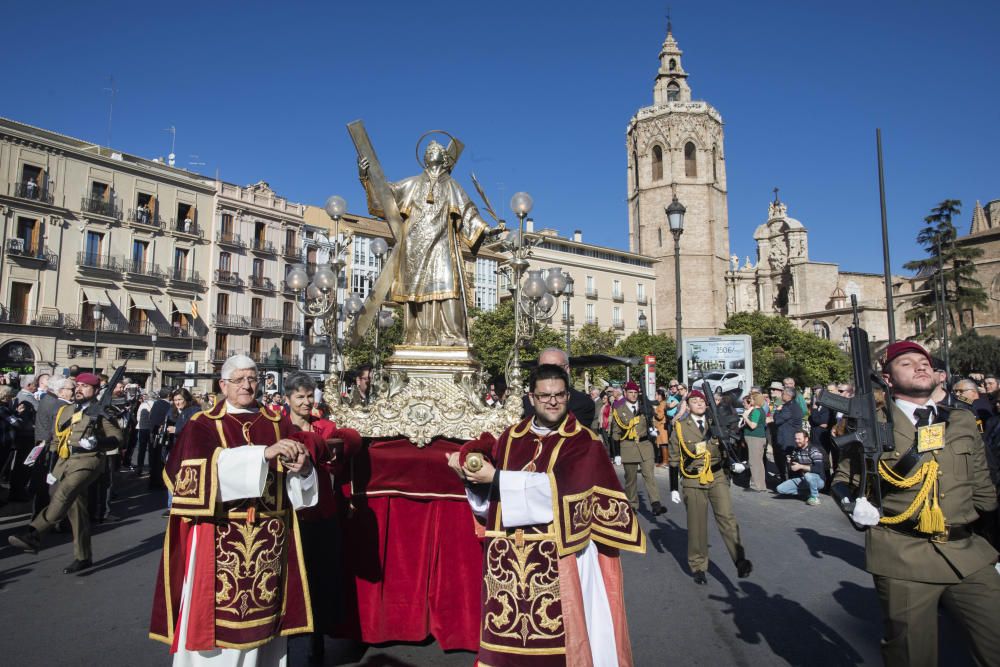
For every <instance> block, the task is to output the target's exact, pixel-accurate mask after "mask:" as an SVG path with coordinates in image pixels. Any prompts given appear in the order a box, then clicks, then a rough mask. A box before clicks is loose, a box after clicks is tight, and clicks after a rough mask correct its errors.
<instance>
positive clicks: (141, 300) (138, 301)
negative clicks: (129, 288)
mask: <svg viewBox="0 0 1000 667" xmlns="http://www.w3.org/2000/svg"><path fill="white" fill-rule="evenodd" d="M129 296H130V297H131V298H132V303H134V304H135V307H136V308H138V309H139V310H156V304H155V303H153V299H152V297H150V296H149V295H148V294H143V293H142V292H132V293H131V294H130V295H129Z"/></svg>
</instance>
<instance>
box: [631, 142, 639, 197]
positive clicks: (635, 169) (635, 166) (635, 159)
mask: <svg viewBox="0 0 1000 667" xmlns="http://www.w3.org/2000/svg"><path fill="white" fill-rule="evenodd" d="M632 180H633V181H634V184H635V189H636V190H638V189H639V156H638V155H636V152H635V151H632Z"/></svg>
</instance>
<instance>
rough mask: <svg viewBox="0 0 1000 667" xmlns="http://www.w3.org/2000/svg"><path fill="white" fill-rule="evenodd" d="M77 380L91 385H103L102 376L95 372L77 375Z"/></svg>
mask: <svg viewBox="0 0 1000 667" xmlns="http://www.w3.org/2000/svg"><path fill="white" fill-rule="evenodd" d="M76 381H77V382H78V383H81V384H89V385H90V386H91V387H100V386H101V378H99V377H97V376H96V375H94V374H93V373H80V374H79V375H77V376H76Z"/></svg>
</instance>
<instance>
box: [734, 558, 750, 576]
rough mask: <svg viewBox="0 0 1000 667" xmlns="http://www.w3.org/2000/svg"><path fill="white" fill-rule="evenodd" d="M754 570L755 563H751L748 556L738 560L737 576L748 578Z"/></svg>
mask: <svg viewBox="0 0 1000 667" xmlns="http://www.w3.org/2000/svg"><path fill="white" fill-rule="evenodd" d="M751 572H753V563H751V562H750V561H749V560H747V559H746V558H741V559H739V560H738V561H736V576H738V577H739V578H740V579H746V578H747V577H749V576H750V573H751Z"/></svg>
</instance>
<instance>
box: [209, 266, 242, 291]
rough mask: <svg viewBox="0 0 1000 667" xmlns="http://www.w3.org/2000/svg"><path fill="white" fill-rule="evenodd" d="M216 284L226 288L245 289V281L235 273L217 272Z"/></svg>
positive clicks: (217, 270)
mask: <svg viewBox="0 0 1000 667" xmlns="http://www.w3.org/2000/svg"><path fill="white" fill-rule="evenodd" d="M215 282H216V283H217V284H219V285H225V286H226V287H243V279H242V278H240V277H239V275H237V274H236V272H235V271H226V270H225V269H216V270H215Z"/></svg>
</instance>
